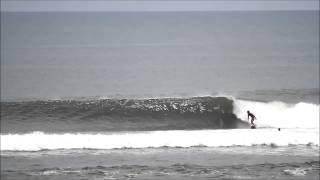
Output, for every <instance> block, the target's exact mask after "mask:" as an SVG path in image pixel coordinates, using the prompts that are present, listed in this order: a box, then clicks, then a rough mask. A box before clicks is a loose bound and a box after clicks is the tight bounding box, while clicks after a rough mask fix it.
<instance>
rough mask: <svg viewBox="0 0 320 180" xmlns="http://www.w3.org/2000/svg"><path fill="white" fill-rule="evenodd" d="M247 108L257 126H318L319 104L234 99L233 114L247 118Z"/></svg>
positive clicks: (243, 118)
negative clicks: (254, 117)
mask: <svg viewBox="0 0 320 180" xmlns="http://www.w3.org/2000/svg"><path fill="white" fill-rule="evenodd" d="M247 110H249V111H251V112H253V113H254V114H255V115H256V117H257V120H256V121H255V122H254V123H255V124H257V125H258V127H277V128H317V129H318V128H319V105H315V104H310V103H304V102H300V103H297V104H286V103H284V102H277V101H274V102H267V103H266V102H254V101H244V100H234V114H236V116H237V117H238V118H240V119H242V120H246V119H247Z"/></svg>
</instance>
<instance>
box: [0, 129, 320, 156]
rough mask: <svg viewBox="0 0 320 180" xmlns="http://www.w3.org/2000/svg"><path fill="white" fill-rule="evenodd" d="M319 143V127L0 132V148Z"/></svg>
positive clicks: (37, 149) (7, 149)
mask: <svg viewBox="0 0 320 180" xmlns="http://www.w3.org/2000/svg"><path fill="white" fill-rule="evenodd" d="M267 144H269V145H270V146H274V147H276V146H289V145H293V144H294V145H308V146H310V144H314V145H315V146H318V145H319V130H318V129H313V130H310V129H306V130H301V129H300V130H294V129H285V130H282V131H278V130H277V129H261V130H251V129H233V130H195V131H148V132H127V133H121V134H118V133H114V134H104V133H95V134H89V133H75V134H70V133H67V134H46V133H43V132H33V133H29V134H5V135H1V150H3V151H39V150H43V149H47V150H52V149H116V148H150V147H153V148H159V147H183V148H185V147H194V146H207V147H220V146H252V145H267Z"/></svg>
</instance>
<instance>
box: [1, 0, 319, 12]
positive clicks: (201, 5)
mask: <svg viewBox="0 0 320 180" xmlns="http://www.w3.org/2000/svg"><path fill="white" fill-rule="evenodd" d="M257 10H258V11H259V10H319V1H317V0H304V1H301V0H280V1H272V0H262V1H257V0H246V1H242V0H228V1H219V0H212V1H210V0H205V1H192V0H173V1H171V0H157V1H147V0H142V1H141V0H140V1H135V0H127V1H123V0H120V1H119V0H118V1H116V0H115V1H98V0H96V1H84V0H80V1H79V0H78V1H60V0H58V1H52V0H45V1H32V0H20V1H17V0H1V11H2V12H39V11H40V12H41V11H45V12H46V11H257Z"/></svg>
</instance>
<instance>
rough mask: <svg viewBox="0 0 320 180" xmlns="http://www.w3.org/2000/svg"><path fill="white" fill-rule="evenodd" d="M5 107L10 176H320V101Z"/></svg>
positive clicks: (213, 99) (5, 173) (5, 171)
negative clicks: (250, 116) (251, 114)
mask: <svg viewBox="0 0 320 180" xmlns="http://www.w3.org/2000/svg"><path fill="white" fill-rule="evenodd" d="M273 93H275V92H273ZM278 93H283V92H278ZM313 96H315V97H316V96H319V93H318V95H315V94H313ZM298 99H299V98H298ZM248 109H250V110H251V111H252V112H254V113H255V114H256V115H257V120H256V121H255V123H256V125H257V129H250V126H249V123H248V121H247V117H246V110H248ZM1 111H2V113H1V158H2V161H1V165H2V169H1V177H2V178H4V179H35V178H36V179H79V178H80V179H81V178H85V179H318V178H319V104H316V103H310V102H299V103H286V102H280V101H253V100H243V99H238V98H236V97H233V96H224V97H223V96H206V97H190V98H182V97H180V98H152V99H150V98H145V99H92V98H91V99H90V100H83V99H80V100H79V99H73V100H70V99H69V100H42V101H16V102H2V103H1ZM278 128H280V130H279V129H278Z"/></svg>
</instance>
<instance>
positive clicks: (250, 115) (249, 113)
mask: <svg viewBox="0 0 320 180" xmlns="http://www.w3.org/2000/svg"><path fill="white" fill-rule="evenodd" d="M247 114H248V121H249V117H251V126H254V124H253V121H254V120H255V119H257V118H256V116H255V115H253V114H252V113H251V112H250V111H247Z"/></svg>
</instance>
